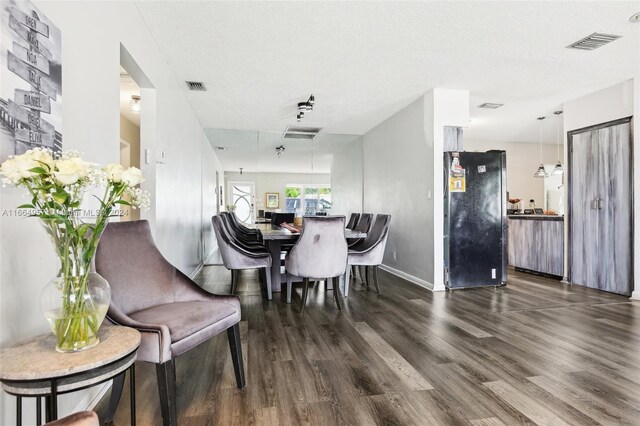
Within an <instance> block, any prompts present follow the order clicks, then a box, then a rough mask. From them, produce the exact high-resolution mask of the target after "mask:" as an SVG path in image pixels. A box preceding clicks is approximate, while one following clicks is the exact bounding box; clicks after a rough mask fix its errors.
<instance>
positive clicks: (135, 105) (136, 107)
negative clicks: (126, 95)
mask: <svg viewBox="0 0 640 426" xmlns="http://www.w3.org/2000/svg"><path fill="white" fill-rule="evenodd" d="M129 109H130V110H131V111H132V112H140V96H139V95H131V100H130V101H129Z"/></svg>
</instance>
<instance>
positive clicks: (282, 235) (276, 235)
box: [254, 224, 367, 240]
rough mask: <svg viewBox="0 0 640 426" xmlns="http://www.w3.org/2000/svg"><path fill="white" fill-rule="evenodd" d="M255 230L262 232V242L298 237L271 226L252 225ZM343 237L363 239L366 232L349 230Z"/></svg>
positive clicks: (285, 230) (296, 234) (295, 234)
mask: <svg viewBox="0 0 640 426" xmlns="http://www.w3.org/2000/svg"><path fill="white" fill-rule="evenodd" d="M254 227H255V228H256V229H259V230H260V232H262V238H263V239H264V240H295V239H296V238H298V237H299V236H300V234H298V233H293V232H291V231H289V230H287V229H284V228H281V227H279V226H277V227H274V226H272V225H271V224H269V225H264V224H257V225H254ZM344 236H345V237H346V238H364V237H366V236H367V233H366V232H356V231H352V230H351V229H345V230H344Z"/></svg>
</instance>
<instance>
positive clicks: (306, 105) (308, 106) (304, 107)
mask: <svg viewBox="0 0 640 426" xmlns="http://www.w3.org/2000/svg"><path fill="white" fill-rule="evenodd" d="M315 103H316V98H315V96H313V95H311V96H309V99H307V101H306V102H298V115H296V119H297V120H298V121H302V119H303V118H304V113H305V112H310V111H313V105H314V104H315Z"/></svg>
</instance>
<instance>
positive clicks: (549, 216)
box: [508, 214, 564, 221]
mask: <svg viewBox="0 0 640 426" xmlns="http://www.w3.org/2000/svg"><path fill="white" fill-rule="evenodd" d="M508 218H509V219H516V220H552V221H563V220H564V216H558V215H555V214H510V215H509V216H508Z"/></svg>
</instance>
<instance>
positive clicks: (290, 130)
mask: <svg viewBox="0 0 640 426" xmlns="http://www.w3.org/2000/svg"><path fill="white" fill-rule="evenodd" d="M320 130H322V127H295V126H288V127H287V128H286V129H285V131H284V134H283V135H282V138H283V139H313V138H315V137H316V135H317V134H318V133H320Z"/></svg>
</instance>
